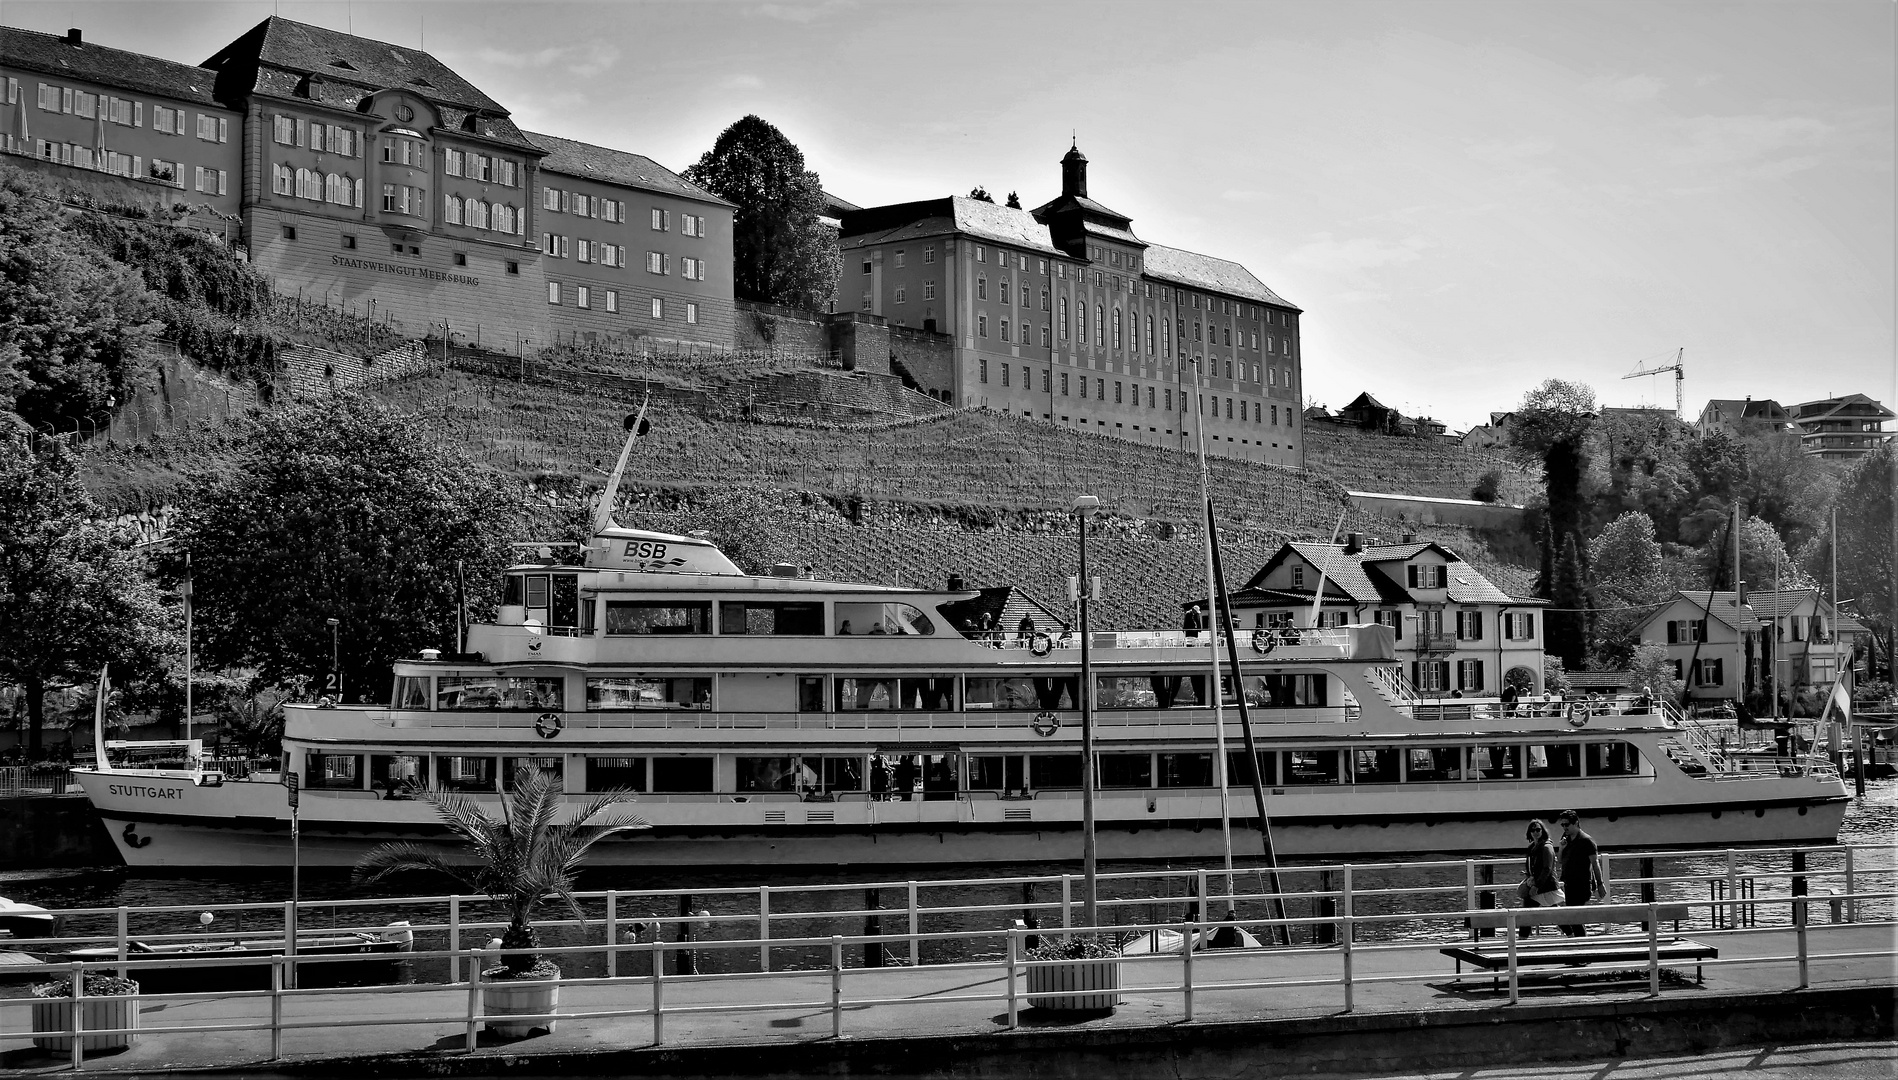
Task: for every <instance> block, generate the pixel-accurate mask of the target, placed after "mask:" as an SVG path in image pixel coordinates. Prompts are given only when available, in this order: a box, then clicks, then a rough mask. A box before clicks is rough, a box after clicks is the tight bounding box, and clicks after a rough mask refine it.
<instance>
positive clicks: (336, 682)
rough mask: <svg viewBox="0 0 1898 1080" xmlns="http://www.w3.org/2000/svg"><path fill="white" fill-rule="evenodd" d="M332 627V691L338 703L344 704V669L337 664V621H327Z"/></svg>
mask: <svg viewBox="0 0 1898 1080" xmlns="http://www.w3.org/2000/svg"><path fill="white" fill-rule="evenodd" d="M324 621H325V622H327V623H329V627H330V687H329V688H330V689H331V690H333V691H335V693H336V703H337V704H338V705H340V704H342V702H343V669H342V668H340V667H338V666H337V664H336V627H337V625H338V622H337V620H336V619H333V618H332V619H325V620H324Z"/></svg>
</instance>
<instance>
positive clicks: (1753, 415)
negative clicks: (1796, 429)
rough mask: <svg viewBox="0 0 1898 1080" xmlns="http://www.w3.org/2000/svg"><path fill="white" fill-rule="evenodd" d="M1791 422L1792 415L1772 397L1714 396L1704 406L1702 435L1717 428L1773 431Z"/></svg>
mask: <svg viewBox="0 0 1898 1080" xmlns="http://www.w3.org/2000/svg"><path fill="white" fill-rule="evenodd" d="M1791 426H1792V418H1791V417H1790V416H1788V415H1787V413H1786V410H1785V409H1783V408H1781V407H1780V404H1779V402H1777V401H1774V400H1773V399H1772V398H1761V399H1759V400H1758V401H1755V400H1754V399H1752V398H1740V399H1733V398H1713V399H1711V400H1709V401H1708V402H1707V404H1706V406H1705V407H1703V408H1702V409H1701V410H1700V420H1699V427H1700V433H1701V434H1702V435H1707V434H1710V433H1712V432H1715V431H1719V432H1724V433H1725V434H1728V435H1732V436H1736V437H1740V436H1747V435H1770V434H1776V433H1779V432H1783V431H1786V430H1787V429H1788V428H1790V427H1791Z"/></svg>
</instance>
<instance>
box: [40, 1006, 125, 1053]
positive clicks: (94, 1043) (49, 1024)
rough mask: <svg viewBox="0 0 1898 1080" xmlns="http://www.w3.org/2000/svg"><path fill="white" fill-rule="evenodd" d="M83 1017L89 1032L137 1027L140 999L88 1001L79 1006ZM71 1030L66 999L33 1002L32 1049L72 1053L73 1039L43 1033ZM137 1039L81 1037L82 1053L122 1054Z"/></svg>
mask: <svg viewBox="0 0 1898 1080" xmlns="http://www.w3.org/2000/svg"><path fill="white" fill-rule="evenodd" d="M79 1011H80V1015H81V1016H83V1017H84V1019H85V1029H86V1030H87V1031H100V1030H104V1029H106V1028H136V1027H138V999H136V998H130V997H104V998H87V999H85V1001H83V1002H82V1003H81V1004H80V1010H79ZM71 1027H72V1002H71V1001H70V1000H68V999H66V998H37V999H35V1000H34V1002H33V1032H34V1034H33V1045H34V1046H37V1047H39V1048H40V1049H42V1050H66V1051H70V1050H71V1049H72V1036H70V1035H42V1034H40V1033H41V1032H59V1031H66V1030H69V1029H70V1028H71ZM137 1037H138V1036H136V1035H134V1034H132V1033H130V1032H127V1033H126V1034H123V1035H81V1036H80V1049H81V1050H123V1049H125V1048H126V1047H128V1046H130V1045H132V1040H133V1039H136V1038H137Z"/></svg>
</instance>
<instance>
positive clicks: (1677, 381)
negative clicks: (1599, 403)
mask: <svg viewBox="0 0 1898 1080" xmlns="http://www.w3.org/2000/svg"><path fill="white" fill-rule="evenodd" d="M1686 353H1687V350H1686V349H1685V348H1682V349H1677V350H1675V352H1674V362H1673V363H1671V364H1659V365H1656V366H1654V367H1645V368H1636V369H1635V370H1633V371H1631V372H1629V373H1628V374H1626V375H1623V376H1622V377H1621V381H1623V382H1626V381H1628V380H1629V379H1638V378H1640V377H1641V376H1643V375H1659V374H1661V373H1662V372H1666V371H1671V372H1673V373H1674V418H1675V419H1676V420H1678V419H1680V415H1681V408H1682V407H1683V406H1684V405H1685V399H1684V398H1683V397H1682V396H1681V394H1682V391H1681V380H1683V379H1685V378H1686V377H1687V369H1686V367H1685V366H1684V365H1683V364H1682V362H1681V361H1682V357H1683V356H1685V355H1686Z"/></svg>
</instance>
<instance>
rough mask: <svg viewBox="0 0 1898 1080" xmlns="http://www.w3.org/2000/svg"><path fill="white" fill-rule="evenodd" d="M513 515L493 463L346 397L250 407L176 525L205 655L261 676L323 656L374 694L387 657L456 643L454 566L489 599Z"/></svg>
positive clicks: (278, 675)
mask: <svg viewBox="0 0 1898 1080" xmlns="http://www.w3.org/2000/svg"><path fill="white" fill-rule="evenodd" d="M513 522H514V514H513V511H512V510H511V508H510V506H509V504H508V501H507V500H506V499H505V498H504V497H503V495H502V494H501V491H500V488H499V486H498V485H497V483H496V482H495V480H494V478H493V477H491V476H486V475H482V474H478V473H477V472H476V470H475V468H474V466H472V465H471V464H470V463H469V461H468V460H467V459H465V458H464V457H462V456H460V455H459V454H457V453H454V452H452V451H449V450H445V449H440V448H437V446H436V445H435V444H433V443H431V442H429V441H426V440H424V439H422V438H420V437H418V436H417V435H416V434H415V425H414V421H413V418H412V417H410V416H407V415H404V414H401V413H396V412H393V411H390V410H388V409H385V408H383V407H381V406H379V405H376V404H374V403H373V402H371V401H369V400H367V399H364V398H360V397H352V396H340V397H335V398H329V399H325V400H323V401H320V402H316V403H313V404H307V405H302V406H298V407H295V408H291V409H287V410H284V411H282V412H277V413H270V414H266V415H263V416H260V417H258V418H256V419H254V420H253V421H252V422H251V424H250V427H249V429H248V431H246V432H245V434H244V436H243V439H242V442H241V443H240V444H239V446H238V448H237V454H236V460H235V461H234V462H232V463H231V464H230V465H229V466H228V467H227V468H226V469H225V470H224V471H221V472H218V473H215V474H211V475H206V476H201V477H199V478H197V479H196V481H195V483H194V485H193V489H192V491H191V493H190V497H189V499H188V500H187V502H186V505H185V509H184V514H183V518H182V523H181V525H180V527H179V531H178V547H179V549H180V550H182V551H188V552H190V553H191V557H192V571H193V578H194V580H195V582H196V586H197V591H196V594H195V600H194V602H195V604H196V605H197V606H196V616H197V630H198V633H199V635H200V641H201V646H202V651H203V655H204V658H205V660H206V661H207V662H208V663H212V664H224V665H228V666H240V665H241V666H245V667H254V668H256V669H257V672H258V676H259V677H260V678H261V679H262V680H264V682H266V683H276V682H283V681H286V680H289V679H292V678H294V677H296V676H299V675H302V676H309V675H313V674H317V673H321V672H325V671H327V670H328V668H329V657H330V648H331V630H330V628H329V626H328V625H327V623H326V620H327V619H331V618H334V619H337V620H339V626H338V627H337V633H336V642H337V649H338V655H339V658H340V662H339V667H340V668H341V671H342V674H343V686H344V689H345V690H346V691H347V692H348V693H349V694H350V696H352V697H354V698H357V699H361V700H374V699H376V698H378V697H379V696H380V695H381V694H383V693H384V692H386V690H387V688H388V685H389V683H388V678H389V671H390V664H391V663H392V662H393V661H394V660H395V659H397V658H398V657H402V656H412V655H414V654H415V653H416V651H417V650H419V649H422V648H424V647H428V646H434V647H446V648H450V649H452V648H454V647H455V641H454V637H455V633H454V631H455V619H456V593H455V589H456V567H457V563H459V564H461V567H462V569H463V570H464V571H465V577H466V580H467V582H468V584H469V590H470V597H469V599H470V601H471V603H472V604H474V605H476V606H481V605H482V604H483V603H484V602H491V600H492V598H493V597H492V591H491V590H492V589H493V583H494V581H495V579H496V577H497V576H498V575H497V572H498V571H499V570H500V568H501V567H502V565H503V562H504V558H505V555H506V546H505V541H506V539H507V533H509V532H510V531H511V530H512V526H513Z"/></svg>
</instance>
